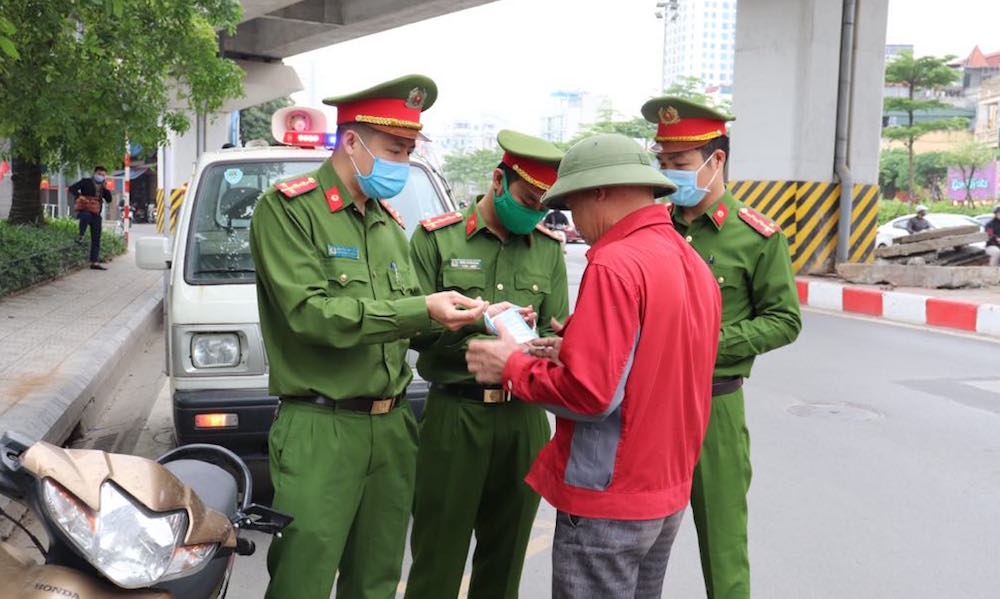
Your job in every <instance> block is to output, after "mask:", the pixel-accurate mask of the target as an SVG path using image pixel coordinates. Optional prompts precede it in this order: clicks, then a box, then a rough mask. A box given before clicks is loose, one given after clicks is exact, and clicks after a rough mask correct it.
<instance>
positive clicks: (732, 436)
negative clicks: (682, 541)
mask: <svg viewBox="0 0 1000 599" xmlns="http://www.w3.org/2000/svg"><path fill="white" fill-rule="evenodd" d="M750 476H751V470H750V434H749V432H748V431H747V425H746V415H745V414H744V412H743V389H740V390H738V391H736V392H734V393H729V394H726V395H719V396H718V397H713V398H712V412H711V415H710V416H709V420H708V430H707V431H706V432H705V442H704V444H703V445H702V449H701V458H700V459H699V460H698V465H697V466H695V469H694V478H693V480H692V484H691V512H692V514H693V515H694V524H695V528H696V529H697V531H698V546H699V549H700V550H701V572H702V576H703V577H704V578H705V590H706V591H707V594H708V598H709V599H737V598H739V599H747V598H749V597H750V554H749V552H748V551H747V491H749V490H750Z"/></svg>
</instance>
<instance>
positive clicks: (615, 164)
mask: <svg viewBox="0 0 1000 599" xmlns="http://www.w3.org/2000/svg"><path fill="white" fill-rule="evenodd" d="M620 185H636V186H641V187H649V188H652V189H653V192H654V195H655V196H656V197H661V196H665V195H667V194H670V193H673V192H675V191H677V186H676V185H674V183H673V182H672V181H671V180H670V179H667V178H666V177H664V176H663V173H661V172H660V171H658V170H657V169H656V168H654V167H653V165H652V163H651V161H650V157H649V153H648V152H646V151H645V150H643V149H642V147H641V146H639V144H637V143H635V142H634V141H632V140H631V139H629V138H627V137H625V136H624V135H621V134H618V133H609V134H603V135H594V136H591V137H588V138H586V139H583V140H581V141H580V142H578V143H577V144H576V145H574V146H573V147H571V148H570V149H569V150H568V151H567V152H566V155H565V156H564V157H563V160H562V163H560V165H559V178H558V180H557V181H556V182H555V185H553V186H552V188H551V189H550V190H549V191H548V192H546V193H545V197H543V198H542V203H543V204H545V207H546V208H555V209H558V210H565V209H566V198H567V197H569V196H570V195H571V194H573V193H576V192H578V191H583V190H586V189H594V188H596V187H613V186H620Z"/></svg>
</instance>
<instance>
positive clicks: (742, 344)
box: [673, 191, 802, 377]
mask: <svg viewBox="0 0 1000 599" xmlns="http://www.w3.org/2000/svg"><path fill="white" fill-rule="evenodd" d="M743 208H744V206H743V204H742V203H740V202H738V201H737V200H736V198H734V197H733V196H732V194H730V193H729V191H726V193H725V194H723V196H722V197H721V198H720V199H719V201H718V202H717V203H716V204H715V205H714V206H712V207H711V208H710V209H708V210H707V211H706V212H705V214H703V215H701V216H699V217H698V218H697V219H695V221H694V222H692V223H687V222H685V221H684V219H683V217H682V216H681V211H680V210H677V209H675V210H674V213H673V219H674V226H675V227H676V228H677V231H678V232H679V233H680V234H681V235H682V236H684V238H685V239H687V241H688V243H690V244H691V245H692V247H694V249H695V250H696V251H697V252H698V253H699V254H700V255H701V257H702V258H704V259H705V261H706V262H707V263H708V266H709V268H711V269H712V272H713V273H714V274H715V280H716V281H718V283H719V287H720V288H721V289H722V331H721V334H720V336H719V354H718V357H717V358H716V361H715V376H716V377H730V376H750V369H751V367H752V366H753V361H754V358H755V357H756V356H758V355H760V354H763V353H765V352H768V351H771V350H772V349H775V348H778V347H781V346H783V345H787V344H789V343H791V342H792V341H794V340H795V338H796V337H797V336H798V334H799V330H800V329H801V328H802V317H801V315H800V313H799V296H798V291H797V290H796V288H795V275H794V272H793V271H792V261H791V256H790V255H789V253H788V241H787V240H786V239H785V236H784V234H783V233H781V232H780V231H779V232H776V233H774V234H773V235H771V236H770V237H765V236H764V235H763V234H761V233H759V232H758V231H757V230H756V229H754V228H753V227H752V226H751V225H750V224H748V223H746V222H745V221H744V220H743V219H742V218H741V217H740V215H739V212H740V210H741V209H743Z"/></svg>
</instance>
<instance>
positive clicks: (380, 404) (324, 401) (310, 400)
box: [279, 395, 402, 415]
mask: <svg viewBox="0 0 1000 599" xmlns="http://www.w3.org/2000/svg"><path fill="white" fill-rule="evenodd" d="M401 398H402V396H401V395H400V396H397V397H387V398H385V399H368V398H366V397H351V398H348V399H330V398H329V397H326V396H325V395H313V396H295V397H280V398H279V399H280V400H281V401H294V402H298V403H307V404H312V405H315V406H322V407H324V408H330V409H331V410H347V411H349V412H365V413H368V414H374V415H378V414H388V413H389V412H391V411H392V410H393V409H394V408H395V407H396V406H398V405H399V403H400V400H401Z"/></svg>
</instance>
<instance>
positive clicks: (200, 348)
mask: <svg viewBox="0 0 1000 599" xmlns="http://www.w3.org/2000/svg"><path fill="white" fill-rule="evenodd" d="M191 363H192V364H194V367H195V368H232V367H233V366H238V365H239V363H240V338H239V336H238V335H237V334H236V333H199V334H195V335H192V337H191Z"/></svg>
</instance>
